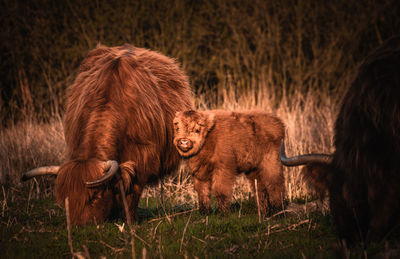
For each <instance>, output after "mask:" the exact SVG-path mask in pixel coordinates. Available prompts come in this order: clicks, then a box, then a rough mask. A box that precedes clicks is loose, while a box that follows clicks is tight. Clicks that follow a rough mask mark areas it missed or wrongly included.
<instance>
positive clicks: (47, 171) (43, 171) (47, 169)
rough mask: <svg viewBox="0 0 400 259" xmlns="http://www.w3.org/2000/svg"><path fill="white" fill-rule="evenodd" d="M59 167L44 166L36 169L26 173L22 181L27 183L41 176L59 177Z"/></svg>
mask: <svg viewBox="0 0 400 259" xmlns="http://www.w3.org/2000/svg"><path fill="white" fill-rule="evenodd" d="M59 169H60V167H59V166H42V167H38V168H35V169H32V170H30V171H28V172H26V173H24V174H23V175H22V177H21V181H27V180H29V179H31V178H33V177H36V176H41V175H57V173H58V170H59Z"/></svg>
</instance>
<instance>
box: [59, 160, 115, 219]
mask: <svg viewBox="0 0 400 259" xmlns="http://www.w3.org/2000/svg"><path fill="white" fill-rule="evenodd" d="M103 174H104V173H103V171H102V170H101V167H100V166H96V165H93V166H92V165H91V166H87V165H82V164H79V163H67V164H64V165H63V166H62V167H61V169H60V171H59V173H58V176H57V180H56V187H55V195H56V199H57V201H58V203H60V204H64V203H65V199H66V198H68V200H69V212H70V218H71V222H72V223H73V224H87V223H89V222H101V221H104V220H106V219H108V218H110V217H111V215H112V213H113V208H114V206H115V194H114V193H113V192H115V187H114V186H112V185H111V182H110V183H107V184H104V185H100V186H97V187H88V186H87V184H86V182H87V181H92V180H95V179H97V178H100V177H101V176H102V175H103Z"/></svg>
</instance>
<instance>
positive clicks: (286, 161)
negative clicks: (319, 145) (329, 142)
mask: <svg viewBox="0 0 400 259" xmlns="http://www.w3.org/2000/svg"><path fill="white" fill-rule="evenodd" d="M281 162H282V164H283V165H285V166H299V165H307V164H310V163H321V164H329V163H330V162H332V155H328V154H306V155H299V156H292V157H286V152H285V144H284V143H283V142H282V143H281Z"/></svg>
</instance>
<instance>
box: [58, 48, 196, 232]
mask: <svg viewBox="0 0 400 259" xmlns="http://www.w3.org/2000/svg"><path fill="white" fill-rule="evenodd" d="M68 92H69V94H68V99H67V107H66V113H65V118H64V133H65V140H66V143H67V157H68V162H66V163H65V164H64V165H62V166H61V168H60V170H59V173H58V177H57V181H56V187H55V196H56V199H57V202H58V203H60V204H63V203H64V200H65V198H66V197H69V201H70V202H69V204H70V214H71V220H72V222H73V223H74V224H85V223H87V222H91V221H94V220H96V221H102V220H105V219H109V218H112V217H114V216H118V214H120V211H122V209H121V204H122V203H121V200H120V196H119V192H118V188H117V182H118V179H117V178H118V177H117V178H116V179H113V180H112V181H111V182H109V183H108V184H106V186H101V187H98V188H87V187H86V186H85V184H84V183H85V182H86V181H90V180H94V179H97V178H99V177H101V176H102V175H103V171H102V168H101V167H102V166H101V165H102V162H103V161H105V160H117V161H118V162H119V164H120V170H121V179H122V180H123V183H124V186H125V188H126V191H127V192H128V193H127V199H128V203H129V207H130V211H131V213H132V216H133V217H134V218H137V206H138V202H139V198H140V195H141V192H142V190H143V188H144V187H145V185H146V184H148V183H152V182H155V181H157V180H158V179H159V178H160V177H162V176H163V175H166V174H168V173H171V172H172V171H174V170H175V169H176V168H177V166H178V163H179V160H180V159H179V155H178V153H177V151H176V149H175V148H174V146H173V144H172V136H173V129H172V119H173V116H174V115H175V113H176V112H177V111H180V110H185V109H190V108H191V107H192V102H191V100H192V99H191V91H190V87H189V84H188V80H187V77H186V76H185V75H184V74H183V73H182V72H181V71H180V69H179V68H178V66H177V65H176V64H175V62H174V61H173V60H172V59H170V58H168V57H166V56H163V55H161V54H159V53H157V52H154V51H149V50H146V49H142V48H136V47H133V46H131V45H128V44H125V45H123V46H119V47H106V46H98V47H97V48H96V49H94V50H92V51H91V52H90V53H89V54H88V56H87V57H86V59H85V60H84V61H83V62H82V65H81V67H80V73H79V75H78V76H77V78H76V80H75V82H74V84H73V85H72V86H71V87H70V88H69V90H68Z"/></svg>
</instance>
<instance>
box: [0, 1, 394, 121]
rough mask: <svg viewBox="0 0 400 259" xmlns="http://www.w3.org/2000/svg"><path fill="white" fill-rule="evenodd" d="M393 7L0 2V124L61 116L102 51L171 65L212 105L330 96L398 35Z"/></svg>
mask: <svg viewBox="0 0 400 259" xmlns="http://www.w3.org/2000/svg"><path fill="white" fill-rule="evenodd" d="M399 2H400V1H398V0H387V1H372V0H367V1H348V0H338V1H312V0H304V1H291V0H283V1H276V0H267V1H247V0H232V1H228V0H227V1H222V0H216V1H185V0H166V1H159V0H149V1H101V0H97V1H64V0H62V1H51V0H36V1H32V0H31V1H25V0H24V1H22V0H15V1H6V0H1V4H0V24H1V30H0V38H1V42H0V55H1V64H0V66H1V67H0V78H1V81H0V120H1V122H2V125H3V126H7V125H10V124H14V123H15V122H18V121H21V120H27V119H29V120H35V121H46V120H48V119H50V118H52V117H54V116H58V115H61V116H62V113H63V104H64V95H65V90H66V87H67V86H68V85H69V84H71V83H72V81H73V79H74V77H75V75H76V71H77V67H78V66H79V63H80V62H81V60H82V59H83V58H84V56H85V55H86V53H87V52H88V51H89V50H90V49H93V48H95V47H96V45H97V44H98V43H101V44H104V45H109V46H111V45H120V44H123V43H130V44H133V45H136V46H138V47H146V48H150V49H153V50H157V51H160V52H161V53H163V54H166V55H168V56H171V57H174V58H176V59H177V60H178V61H179V62H180V64H181V66H182V68H183V70H184V71H185V72H186V73H187V74H188V75H189V76H190V80H191V83H192V86H193V90H194V92H195V93H196V95H200V94H204V95H205V96H206V97H207V98H206V100H207V101H208V102H209V103H213V104H214V105H218V102H219V101H220V100H221V98H223V97H222V95H221V92H222V90H223V89H224V88H226V87H228V86H230V87H234V88H235V91H237V92H238V93H240V92H246V91H250V90H251V91H259V90H260V89H264V90H265V89H267V90H268V91H271V92H274V93H276V95H277V96H282V95H284V94H285V95H293V93H296V92H297V91H309V90H310V89H313V90H315V89H317V90H318V91H325V92H327V93H329V94H331V95H335V94H338V93H340V92H341V91H342V90H343V89H345V85H346V83H345V82H346V78H348V76H349V74H350V73H351V71H353V70H354V69H355V67H356V65H357V64H358V63H359V62H360V61H361V60H362V59H363V57H365V55H366V54H367V53H368V52H369V51H371V50H372V49H373V48H375V47H376V46H378V45H379V44H380V43H381V42H383V41H384V40H386V39H388V38H390V37H391V36H394V35H398V34H400V19H399V14H400V8H399V5H400V4H399ZM228 81H229V82H228ZM232 82H234V83H232ZM278 99H279V98H278Z"/></svg>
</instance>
